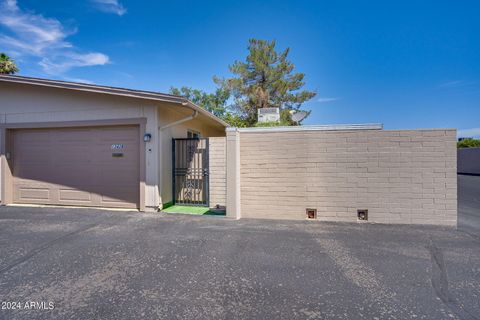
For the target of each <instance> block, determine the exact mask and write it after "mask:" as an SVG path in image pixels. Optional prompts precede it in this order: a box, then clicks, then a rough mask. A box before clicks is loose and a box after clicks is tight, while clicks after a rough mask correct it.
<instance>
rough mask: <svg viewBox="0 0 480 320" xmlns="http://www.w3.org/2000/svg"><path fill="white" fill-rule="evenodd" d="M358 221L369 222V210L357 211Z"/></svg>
mask: <svg viewBox="0 0 480 320" xmlns="http://www.w3.org/2000/svg"><path fill="white" fill-rule="evenodd" d="M357 219H358V220H359V221H367V220H368V209H358V210H357Z"/></svg>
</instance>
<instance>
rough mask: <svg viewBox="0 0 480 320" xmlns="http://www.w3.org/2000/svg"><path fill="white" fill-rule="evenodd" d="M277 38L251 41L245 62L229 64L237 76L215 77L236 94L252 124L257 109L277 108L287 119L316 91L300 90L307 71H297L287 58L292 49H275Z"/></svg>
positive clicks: (242, 112)
mask: <svg viewBox="0 0 480 320" xmlns="http://www.w3.org/2000/svg"><path fill="white" fill-rule="evenodd" d="M275 46H276V41H275V40H274V41H267V40H257V39H250V40H249V46H248V50H249V54H248V56H247V58H246V61H245V62H240V61H236V62H235V63H234V64H233V65H231V66H230V67H229V69H230V72H232V73H233V74H234V75H236V77H233V78H229V79H220V78H215V79H214V80H215V82H216V83H217V84H219V85H221V86H222V87H223V88H226V90H228V91H230V92H231V93H232V95H233V97H234V106H235V107H236V108H238V110H239V112H240V114H241V115H242V116H243V117H244V118H245V119H246V121H247V123H248V124H249V125H254V124H255V123H256V122H257V110H258V109H260V108H268V107H278V108H280V110H281V114H282V115H283V117H284V118H287V119H284V120H285V121H286V122H291V121H289V119H290V118H289V117H290V113H289V112H288V111H289V110H292V109H293V110H299V109H300V108H301V106H302V104H303V103H304V102H305V101H307V100H310V99H311V98H313V97H314V96H315V95H316V93H315V92H312V91H307V90H303V91H302V90H301V88H302V87H303V86H304V85H305V82H304V77H305V74H304V73H294V72H293V70H294V68H295V66H294V65H293V63H291V62H290V61H288V60H287V58H288V54H289V52H290V49H289V48H287V49H285V50H284V51H283V52H280V53H279V52H277V51H276V50H275Z"/></svg>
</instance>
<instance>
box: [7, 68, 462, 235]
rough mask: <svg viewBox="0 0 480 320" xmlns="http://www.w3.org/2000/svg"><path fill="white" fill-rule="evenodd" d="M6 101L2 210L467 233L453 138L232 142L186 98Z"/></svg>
mask: <svg viewBox="0 0 480 320" xmlns="http://www.w3.org/2000/svg"><path fill="white" fill-rule="evenodd" d="M0 97H1V98H0V146H1V152H0V156H1V166H0V181H1V184H0V190H1V192H0V196H1V199H0V200H1V203H2V204H40V205H73V206H85V207H106V208H128V209H139V210H141V211H156V210H158V209H161V208H162V207H163V206H164V205H165V204H167V203H170V202H172V201H174V202H175V203H183V204H194V205H197V204H199V201H198V199H199V198H200V199H201V201H200V203H201V204H202V205H208V206H210V207H226V215H227V217H231V218H235V219H239V218H255V219H259V218H263V219H297V220H299V219H306V218H312V219H314V220H321V221H346V222H355V221H361V222H367V221H368V222H377V223H402V224H403V223H407V224H437V225H449V226H455V225H456V224H457V178H456V168H457V158H456V156H457V152H456V130H455V129H417V130H383V126H382V125H375V124H374V125H368V124H366V125H365V124H364V125H335V126H331V125H330V126H329V125H326V126H296V127H274V128H227V124H226V123H224V122H223V121H222V120H220V119H218V118H216V117H215V116H213V115H212V114H210V113H209V112H207V111H205V110H204V109H202V108H200V107H198V106H196V105H194V104H193V103H191V102H190V101H188V100H186V99H184V98H181V97H177V96H172V95H167V94H160V93H154V92H145V91H137V90H127V89H120V88H111V87H102V86H96V85H87V84H79V83H71V82H62V81H52V80H44V79H34V78H25V77H17V76H1V75H0ZM198 135H200V136H201V137H208V139H204V138H201V139H197V138H194V139H191V138H192V137H195V136H198ZM187 138H190V139H187ZM200 186H205V187H200Z"/></svg>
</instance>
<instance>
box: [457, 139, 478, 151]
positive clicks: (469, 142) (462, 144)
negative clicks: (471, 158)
mask: <svg viewBox="0 0 480 320" xmlns="http://www.w3.org/2000/svg"><path fill="white" fill-rule="evenodd" d="M457 148H459V149H462V148H480V139H472V138H468V139H463V140H461V141H458V142H457Z"/></svg>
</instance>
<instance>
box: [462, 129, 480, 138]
mask: <svg viewBox="0 0 480 320" xmlns="http://www.w3.org/2000/svg"><path fill="white" fill-rule="evenodd" d="M457 137H459V138H478V137H480V128H470V129H460V130H458V131H457Z"/></svg>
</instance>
